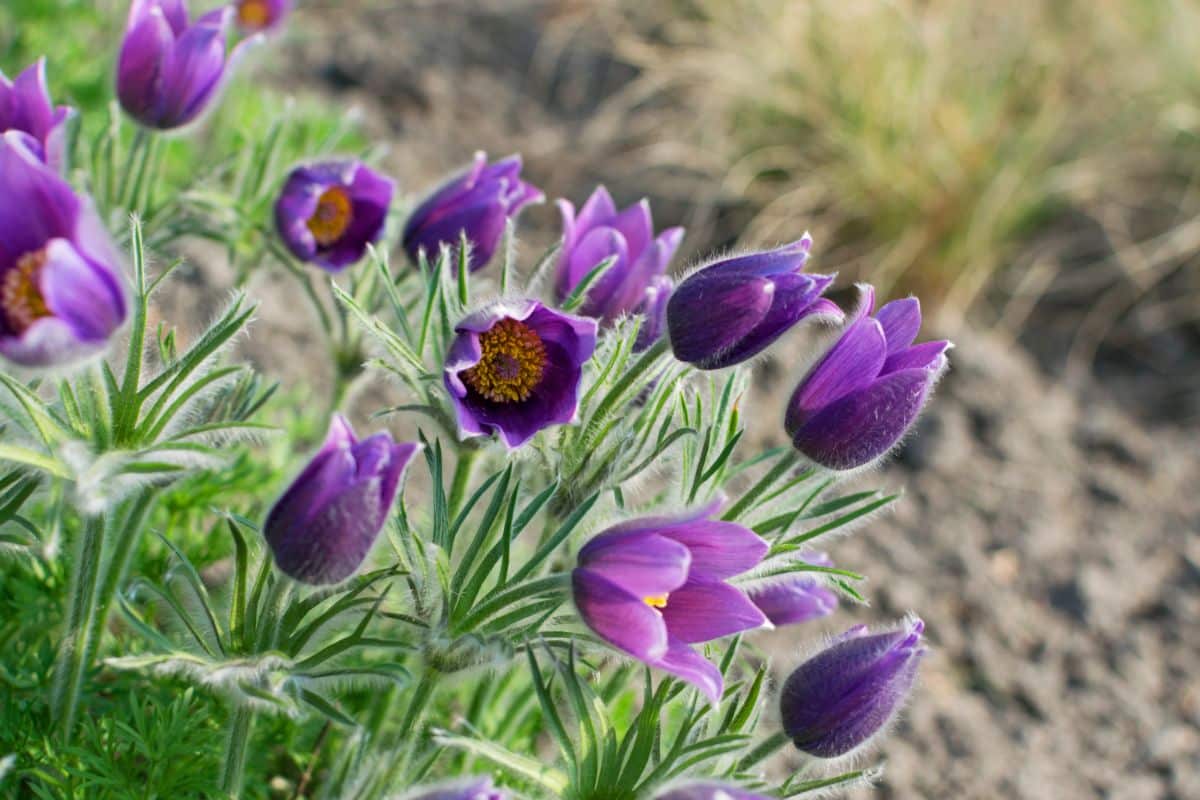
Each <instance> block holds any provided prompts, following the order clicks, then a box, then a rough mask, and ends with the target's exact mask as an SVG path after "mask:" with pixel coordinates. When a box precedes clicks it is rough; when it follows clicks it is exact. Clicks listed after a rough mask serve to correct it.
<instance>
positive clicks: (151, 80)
mask: <svg viewBox="0 0 1200 800" xmlns="http://www.w3.org/2000/svg"><path fill="white" fill-rule="evenodd" d="M233 13H234V10H233V8H232V7H229V6H225V7H222V8H219V9H216V10H214V11H211V12H209V13H208V14H205V15H204V16H202V17H200V18H199V19H197V20H195V21H194V22H193V21H190V20H189V17H188V10H187V3H186V2H185V0H133V5H132V6H131V7H130V9H129V23H128V26H127V27H126V30H125V40H124V42H123V43H122V45H121V55H120V58H119V60H118V62H117V97H118V99H120V101H121V107H122V108H124V109H125V113H127V114H129V116H131V117H133V118H134V119H135V120H137V121H138V122H139V123H141V124H142V125H144V126H146V127H147V128H155V129H158V130H171V129H173V128H180V127H182V126H184V125H187V124H188V123H189V122H192V121H193V120H195V119H196V118H197V117H199V116H200V115H201V114H202V113H203V112H204V110H205V109H206V108H207V107H208V105H209V103H210V102H211V101H212V99H213V97H214V96H215V95H216V94H217V91H218V90H219V89H220V88H221V85H222V83H223V82H224V78H225V72H226V67H227V62H228V61H229V59H230V56H229V54H227V53H226V47H225V40H226V36H227V33H228V30H229V23H230V20H231V19H232V17H233ZM241 46H242V45H239V46H238V48H240V47H241ZM238 48H235V53H236V52H237V50H238Z"/></svg>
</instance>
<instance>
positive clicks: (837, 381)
mask: <svg viewBox="0 0 1200 800" xmlns="http://www.w3.org/2000/svg"><path fill="white" fill-rule="evenodd" d="M860 288H861V290H862V293H863V297H862V301H861V303H860V305H859V308H858V310H857V311H856V312H855V314H854V317H853V320H852V321H851V322H850V324H849V325H848V326H847V327H846V329H845V330H844V331H843V332H842V335H841V337H840V338H839V339H838V341H837V342H836V343H835V344H834V345H833V347H832V348H830V350H829V352H827V353H826V354H825V355H824V357H822V358H821V360H820V361H818V362H817V364H816V366H814V367H813V368H812V369H811V370H809V372H808V375H806V376H805V378H804V379H803V380H802V381H800V385H799V386H797V387H796V391H795V392H794V393H793V394H792V399H791V401H790V402H789V403H788V408H787V416H786V418H785V420H784V428H785V429H786V430H787V433H788V435H789V436H790V437H791V438H792V444H793V445H794V446H795V447H796V449H797V450H799V451H800V452H801V453H803V454H804V455H805V456H807V457H808V458H809V459H811V460H812V461H813V462H814V463H816V464H819V465H821V466H823V467H826V468H828V469H833V470H849V469H855V468H857V467H861V466H863V465H865V464H869V463H870V462H872V461H874V460H875V459H877V458H879V457H880V456H882V455H884V454H885V453H887V452H888V451H889V450H891V449H892V447H894V446H895V444H896V443H897V442H898V441H900V438H901V437H902V436H903V435H904V433H905V432H906V431H907V430H908V429H909V427H911V426H912V424H913V422H914V421H915V420H916V418H917V415H918V414H919V413H920V411H921V409H922V408H923V407H924V405H925V401H926V399H928V397H929V391H930V389H932V388H933V385H934V383H936V382H937V379H938V378H939V377H941V375H942V373H943V372H944V371H945V369H946V365H947V364H948V363H949V362H948V360H947V358H946V351H947V350H949V349H950V347H951V344H950V342H947V341H935V342H924V343H923V344H918V345H914V344H913V343H912V341H913V339H915V338H916V336H917V332H918V331H919V330H920V328H921V304H920V302H919V301H918V300H917V298H915V297H909V298H907V299H904V300H894V301H892V302H891V303H888V304H887V305H885V306H884V307H883V308H881V309H879V312H878V313H877V314H875V316H871V311H872V310H873V309H874V307H875V289H874V288H872V287H871V286H867V285H863V286H861V287H860Z"/></svg>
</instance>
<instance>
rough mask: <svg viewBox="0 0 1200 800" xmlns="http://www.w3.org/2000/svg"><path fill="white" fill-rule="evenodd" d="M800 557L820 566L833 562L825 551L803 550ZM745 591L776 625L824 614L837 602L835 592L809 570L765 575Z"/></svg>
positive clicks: (805, 619) (793, 623) (779, 625)
mask: <svg viewBox="0 0 1200 800" xmlns="http://www.w3.org/2000/svg"><path fill="white" fill-rule="evenodd" d="M801 560H803V561H805V562H807V563H809V564H813V565H816V566H821V567H832V566H833V562H832V561H831V560H830V559H829V556H827V555H825V554H824V553H818V552H808V553H804V554H803V555H802V556H801ZM747 594H749V595H750V600H751V601H753V603H754V605H756V606H758V608H759V610H760V611H762V612H763V613H764V614H766V616H767V619H769V620H771V624H772V625H774V626H776V627H782V626H783V625H796V624H798V623H801V622H808V621H809V620H813V619H820V618H821V617H827V616H829V615H830V614H832V613H833V612H834V611H835V610H836V609H837V606H838V596H837V594H836V593H835V592H834V591H832V590H831V589H830V588H829V587H828V586H826V585H825V584H824V583H822V582H821V580H820V578H818V577H816V576H815V575H814V574H813V573H811V572H808V573H806V572H797V573H791V574H789V575H786V576H783V577H781V578H772V579H768V580H766V581H764V582H763V583H760V584H758V585H756V586H753V587H751V588H749V589H747Z"/></svg>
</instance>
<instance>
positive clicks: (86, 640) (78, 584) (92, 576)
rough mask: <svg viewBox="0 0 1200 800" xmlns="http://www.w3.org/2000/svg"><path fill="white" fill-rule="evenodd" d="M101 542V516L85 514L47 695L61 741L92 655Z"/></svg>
mask: <svg viewBox="0 0 1200 800" xmlns="http://www.w3.org/2000/svg"><path fill="white" fill-rule="evenodd" d="M103 545H104V517H101V516H96V517H88V518H87V519H86V520H85V521H84V525H83V530H81V531H80V535H79V541H78V543H77V547H76V551H75V552H76V555H75V561H74V563H73V564H72V565H71V566H72V569H71V593H70V600H69V602H68V604H67V628H66V632H65V633H64V635H63V638H62V641H61V642H60V644H59V652H58V660H57V662H56V663H55V667H54V685H53V687H52V688H51V694H50V709H51V715H52V716H53V718H54V720H55V721H56V722H57V724H58V728H59V732H60V733H61V734H62V737H63V740H64V741H66V742H70V739H71V733H72V731H73V730H74V727H75V719H76V717H77V716H78V712H79V695H80V694H81V692H82V690H83V679H84V675H85V674H86V672H87V668H88V663H89V662H90V661H91V655H92V647H93V644H94V643H93V641H92V635H93V632H94V631H95V630H96V624H95V621H94V617H95V616H96V610H97V602H96V589H97V586H98V583H99V578H100V572H101V564H100V560H101V557H102V551H103Z"/></svg>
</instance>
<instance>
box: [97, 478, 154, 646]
mask: <svg viewBox="0 0 1200 800" xmlns="http://www.w3.org/2000/svg"><path fill="white" fill-rule="evenodd" d="M154 500H155V493H154V491H153V490H151V489H146V490H143V491H142V492H141V493H140V494H139V495H138V496H137V497H136V498H134V499H133V500H132V501H131V503H130V504H129V509H130V510H129V513H128V515H126V516H125V517H124V518H123V519H121V520H120V521H119V525H118V526H117V528H118V529H117V530H116V531H114V535H113V536H111V537H109V539H110V543H111V545H112V553H111V554H110V555H108V556H106V557H105V558H104V560H103V564H102V565H101V566H102V574H101V575H100V579H99V582H98V583H99V586H98V588H97V594H96V608H95V613H94V614H93V615H92V619H91V622H90V624H91V630H90V631H89V633H88V640H89V641H90V642H91V643H92V644H93V646H94V645H95V644H96V643H98V642H99V641H100V637H101V636H102V635H103V632H104V628H105V626H106V625H107V624H108V614H109V612H110V611H111V610H112V604H113V599H114V598H115V597H116V596H117V590H118V588H119V587H120V585H121V582H122V581H123V580H124V579H125V576H126V575H127V574H128V573H129V566H130V563H131V562H132V561H133V556H134V554H135V553H136V552H137V545H138V542H140V541H141V538H142V526H143V524H144V523H145V521H146V517H147V516H149V514H150V509H151V507H152V506H153V504H154Z"/></svg>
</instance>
